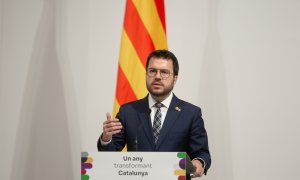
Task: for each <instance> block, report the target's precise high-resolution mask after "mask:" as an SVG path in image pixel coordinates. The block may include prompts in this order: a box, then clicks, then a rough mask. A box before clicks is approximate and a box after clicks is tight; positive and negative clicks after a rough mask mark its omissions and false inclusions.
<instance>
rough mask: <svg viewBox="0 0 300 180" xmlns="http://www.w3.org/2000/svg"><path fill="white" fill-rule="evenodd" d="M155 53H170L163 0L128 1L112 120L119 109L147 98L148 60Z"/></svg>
mask: <svg viewBox="0 0 300 180" xmlns="http://www.w3.org/2000/svg"><path fill="white" fill-rule="evenodd" d="M155 49H167V38H166V23H165V10H164V0H127V2H126V9H125V17H124V25H123V29H122V39H121V47H120V55H119V56H120V57H119V65H118V77H117V87H116V97H115V102H114V110H113V117H115V116H116V113H117V112H118V110H119V107H120V105H122V104H124V103H127V102H130V101H134V100H137V99H140V98H143V97H145V96H146V94H147V89H146V79H145V78H146V77H145V76H146V60H147V56H148V54H149V53H150V52H152V51H153V50H155Z"/></svg>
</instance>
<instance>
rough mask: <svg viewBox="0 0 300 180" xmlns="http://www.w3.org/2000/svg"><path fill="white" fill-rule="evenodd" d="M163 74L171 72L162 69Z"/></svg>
mask: <svg viewBox="0 0 300 180" xmlns="http://www.w3.org/2000/svg"><path fill="white" fill-rule="evenodd" d="M161 73H162V74H165V75H166V74H169V71H161Z"/></svg>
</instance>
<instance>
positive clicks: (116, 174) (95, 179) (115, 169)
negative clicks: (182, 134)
mask: <svg viewBox="0 0 300 180" xmlns="http://www.w3.org/2000/svg"><path fill="white" fill-rule="evenodd" d="M185 167H186V153H185V152H82V153H81V180H100V179H101V180H102V179H103V180H110V179H112V180H118V179H122V180H138V179H139V180H140V179H143V180H153V179H162V180H185V178H186V177H185V175H186V170H185Z"/></svg>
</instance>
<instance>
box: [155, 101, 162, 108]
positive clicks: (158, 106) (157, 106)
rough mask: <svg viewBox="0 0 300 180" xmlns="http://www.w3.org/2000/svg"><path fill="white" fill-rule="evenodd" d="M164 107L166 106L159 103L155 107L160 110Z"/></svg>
mask: <svg viewBox="0 0 300 180" xmlns="http://www.w3.org/2000/svg"><path fill="white" fill-rule="evenodd" d="M163 106H164V105H163V104H162V103H160V102H158V103H156V104H155V107H156V108H158V109H160V108H161V107H163Z"/></svg>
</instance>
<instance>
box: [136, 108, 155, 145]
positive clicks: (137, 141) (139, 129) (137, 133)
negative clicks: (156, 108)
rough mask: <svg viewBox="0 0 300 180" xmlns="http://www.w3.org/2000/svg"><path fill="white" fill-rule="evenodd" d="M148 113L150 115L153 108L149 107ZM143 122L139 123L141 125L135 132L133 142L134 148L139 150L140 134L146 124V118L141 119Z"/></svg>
mask: <svg viewBox="0 0 300 180" xmlns="http://www.w3.org/2000/svg"><path fill="white" fill-rule="evenodd" d="M147 113H148V114H149V115H150V114H151V109H150V108H149V109H148V110H147ZM141 121H142V122H141V123H140V124H139V126H138V127H137V131H136V134H135V139H134V144H133V149H134V150H135V151H138V144H139V140H138V135H139V134H140V131H141V129H142V127H143V126H144V124H145V122H146V120H141Z"/></svg>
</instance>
